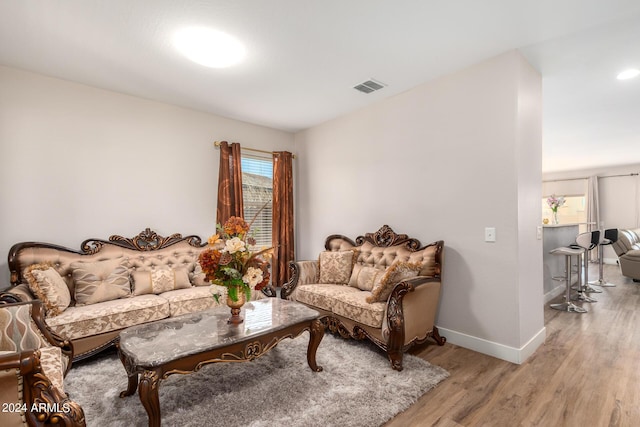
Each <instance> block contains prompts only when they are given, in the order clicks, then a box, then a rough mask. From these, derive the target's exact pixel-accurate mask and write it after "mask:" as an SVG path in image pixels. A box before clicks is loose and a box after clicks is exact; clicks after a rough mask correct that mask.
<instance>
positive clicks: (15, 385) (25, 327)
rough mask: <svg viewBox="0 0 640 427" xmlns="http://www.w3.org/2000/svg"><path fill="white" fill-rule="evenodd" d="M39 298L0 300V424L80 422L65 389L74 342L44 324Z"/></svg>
mask: <svg viewBox="0 0 640 427" xmlns="http://www.w3.org/2000/svg"><path fill="white" fill-rule="evenodd" d="M43 319H44V312H43V307H42V303H41V302H39V301H30V302H24V303H16V304H5V305H0V404H1V405H2V408H0V409H1V410H0V425H1V426H3V427H10V426H24V425H27V426H50V425H56V426H85V418H84V412H83V410H82V408H81V407H80V406H79V405H78V404H77V403H75V402H74V401H72V400H71V399H69V396H68V395H67V394H66V393H65V392H64V385H63V378H64V376H65V375H66V373H67V372H68V371H69V368H70V367H71V360H72V357H73V347H72V345H71V344H70V343H69V342H68V341H63V340H62V339H61V338H60V337H58V336H57V335H56V334H54V333H53V332H51V331H50V330H49V329H48V328H47V327H46V326H45V324H44V320H43Z"/></svg>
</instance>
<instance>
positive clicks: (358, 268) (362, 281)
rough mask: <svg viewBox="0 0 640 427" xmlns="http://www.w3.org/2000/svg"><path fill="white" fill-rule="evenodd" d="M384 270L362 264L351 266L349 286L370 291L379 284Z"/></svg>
mask: <svg viewBox="0 0 640 427" xmlns="http://www.w3.org/2000/svg"><path fill="white" fill-rule="evenodd" d="M384 273H385V271H384V270H381V269H379V268H376V267H371V266H367V265H362V264H356V265H354V266H353V272H352V273H351V278H350V279H349V286H353V287H354V288H358V289H360V290H363V291H371V290H372V289H373V288H374V287H376V286H378V285H379V284H380V281H381V280H382V276H384Z"/></svg>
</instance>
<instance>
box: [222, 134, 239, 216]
mask: <svg viewBox="0 0 640 427" xmlns="http://www.w3.org/2000/svg"><path fill="white" fill-rule="evenodd" d="M232 216H238V217H240V218H243V217H244V207H243V203H242V168H241V167H240V144H238V143H237V142H234V143H233V144H231V146H229V144H228V143H227V141H222V142H221V143H220V173H219V175H218V209H217V212H216V223H218V224H224V223H225V222H226V221H227V220H228V219H229V218H230V217H232Z"/></svg>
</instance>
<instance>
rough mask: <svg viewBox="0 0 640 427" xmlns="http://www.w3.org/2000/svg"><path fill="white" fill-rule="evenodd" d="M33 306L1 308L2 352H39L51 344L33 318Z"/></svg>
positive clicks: (0, 337) (0, 338)
mask: <svg viewBox="0 0 640 427" xmlns="http://www.w3.org/2000/svg"><path fill="white" fill-rule="evenodd" d="M32 307H33V306H32V305H31V304H21V305H4V306H0V350H2V351H11V352H20V351H25V350H37V349H39V348H41V347H47V346H49V345H51V344H49V342H48V341H47V340H46V339H45V337H44V336H43V335H42V332H40V329H39V328H38V326H37V325H36V324H35V322H34V321H33V319H32V318H31V308H32Z"/></svg>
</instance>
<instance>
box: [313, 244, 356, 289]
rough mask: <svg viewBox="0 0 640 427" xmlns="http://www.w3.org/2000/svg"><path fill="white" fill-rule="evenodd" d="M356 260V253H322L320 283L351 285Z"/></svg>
mask: <svg viewBox="0 0 640 427" xmlns="http://www.w3.org/2000/svg"><path fill="white" fill-rule="evenodd" d="M354 259H355V253H354V251H324V252H320V283H334V284H339V285H346V284H347V283H349V278H350V277H351V269H352V268H353V261H354Z"/></svg>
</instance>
